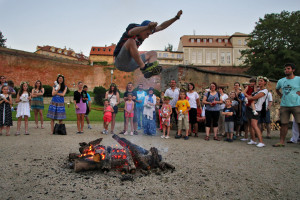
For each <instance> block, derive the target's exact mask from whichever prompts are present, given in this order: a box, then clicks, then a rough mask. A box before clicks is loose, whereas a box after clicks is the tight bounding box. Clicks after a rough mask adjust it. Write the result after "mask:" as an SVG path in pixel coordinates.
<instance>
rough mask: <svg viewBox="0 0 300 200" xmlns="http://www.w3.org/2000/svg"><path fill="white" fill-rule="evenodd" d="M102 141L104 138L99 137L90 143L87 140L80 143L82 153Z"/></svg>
mask: <svg viewBox="0 0 300 200" xmlns="http://www.w3.org/2000/svg"><path fill="white" fill-rule="evenodd" d="M101 141H102V138H99V139H97V140H93V141H91V142H89V143H88V144H87V143H85V142H82V143H79V145H80V148H79V152H80V153H81V154H83V153H84V152H86V151H88V150H89V148H90V146H97V145H99V144H100V142H101Z"/></svg>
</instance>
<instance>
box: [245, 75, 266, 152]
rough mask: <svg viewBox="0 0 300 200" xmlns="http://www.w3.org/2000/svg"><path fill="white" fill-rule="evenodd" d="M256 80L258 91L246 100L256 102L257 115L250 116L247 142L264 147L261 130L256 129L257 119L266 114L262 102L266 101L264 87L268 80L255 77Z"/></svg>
mask: <svg viewBox="0 0 300 200" xmlns="http://www.w3.org/2000/svg"><path fill="white" fill-rule="evenodd" d="M257 79H258V86H259V91H258V92H257V93H255V94H254V95H253V96H249V97H248V100H253V101H256V102H255V109H256V112H257V113H258V115H254V114H253V113H252V116H251V128H250V133H251V140H250V142H248V144H255V145H256V146H257V147H264V146H266V145H265V144H264V143H263V139H262V134H261V130H260V128H259V127H258V119H259V118H260V116H261V115H262V114H263V113H264V112H266V110H265V109H266V108H264V107H265V105H264V102H265V101H266V99H267V94H268V90H267V89H266V85H267V83H268V81H269V80H268V79H267V78H266V77H262V76H259V77H257ZM264 114H265V113H264ZM255 133H256V135H257V137H258V140H259V143H258V144H257V142H256V141H255V140H256V139H255Z"/></svg>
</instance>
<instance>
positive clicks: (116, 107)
mask: <svg viewBox="0 0 300 200" xmlns="http://www.w3.org/2000/svg"><path fill="white" fill-rule="evenodd" d="M118 110H119V108H118V106H114V112H113V113H114V114H117V113H118Z"/></svg>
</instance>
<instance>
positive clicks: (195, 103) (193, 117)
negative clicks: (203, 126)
mask: <svg viewBox="0 0 300 200" xmlns="http://www.w3.org/2000/svg"><path fill="white" fill-rule="evenodd" d="M194 89H195V85H194V84H193V83H189V84H188V92H187V93H186V95H187V96H188V100H189V103H190V106H191V109H190V111H189V117H190V119H189V124H190V127H189V135H191V134H192V129H193V127H192V126H193V125H194V130H195V137H198V123H197V108H198V107H199V106H200V100H199V94H198V93H197V92H195V91H194Z"/></svg>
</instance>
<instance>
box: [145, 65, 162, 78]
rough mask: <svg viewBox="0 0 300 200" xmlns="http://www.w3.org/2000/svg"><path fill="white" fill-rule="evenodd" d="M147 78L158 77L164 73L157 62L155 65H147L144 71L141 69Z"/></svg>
mask: <svg viewBox="0 0 300 200" xmlns="http://www.w3.org/2000/svg"><path fill="white" fill-rule="evenodd" d="M141 71H142V73H143V74H144V77H145V78H150V77H151V76H154V75H158V74H160V73H161V71H162V67H161V66H160V65H159V64H158V62H157V61H155V62H153V63H147V64H146V65H145V67H144V68H143V69H141Z"/></svg>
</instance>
